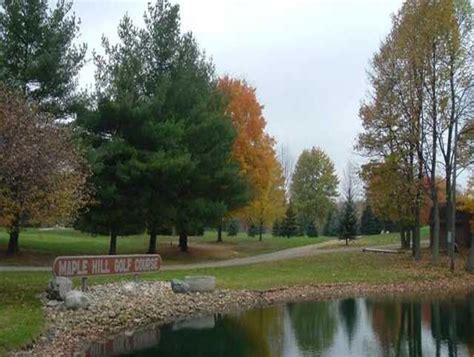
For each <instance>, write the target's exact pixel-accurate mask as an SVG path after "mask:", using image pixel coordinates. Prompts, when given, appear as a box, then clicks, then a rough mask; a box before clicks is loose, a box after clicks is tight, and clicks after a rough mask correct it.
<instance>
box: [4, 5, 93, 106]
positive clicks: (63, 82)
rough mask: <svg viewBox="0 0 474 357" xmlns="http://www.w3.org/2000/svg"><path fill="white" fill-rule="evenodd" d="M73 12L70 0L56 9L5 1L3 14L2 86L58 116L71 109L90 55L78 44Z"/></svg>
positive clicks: (77, 31)
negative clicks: (77, 84)
mask: <svg viewBox="0 0 474 357" xmlns="http://www.w3.org/2000/svg"><path fill="white" fill-rule="evenodd" d="M1 7H2V6H0V8H1ZM71 7H72V2H71V1H67V0H59V1H58V2H57V3H56V6H55V7H54V8H52V9H50V8H49V6H48V1H47V0H21V1H18V0H5V1H4V4H3V9H2V10H3V11H1V10H0V81H2V82H4V83H6V84H7V85H8V86H10V87H13V88H15V89H18V90H21V91H22V93H24V94H27V95H28V97H30V98H32V99H35V100H36V101H38V102H39V103H40V106H41V108H42V110H47V111H49V112H52V113H54V114H57V115H61V114H64V113H65V112H68V111H69V109H70V105H71V104H72V100H73V98H74V94H75V89H76V78H77V74H78V73H79V70H80V69H81V68H82V66H83V64H84V56H85V53H86V45H85V44H79V45H77V44H76V41H77V38H78V34H79V20H78V19H76V17H75V16H74V15H71Z"/></svg>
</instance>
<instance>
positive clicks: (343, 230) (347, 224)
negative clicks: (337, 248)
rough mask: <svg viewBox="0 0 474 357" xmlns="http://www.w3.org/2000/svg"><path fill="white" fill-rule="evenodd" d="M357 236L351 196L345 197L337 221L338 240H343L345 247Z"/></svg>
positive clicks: (354, 210) (355, 217) (355, 216)
mask: <svg viewBox="0 0 474 357" xmlns="http://www.w3.org/2000/svg"><path fill="white" fill-rule="evenodd" d="M356 236H357V215H356V208H355V204H354V200H353V198H352V196H351V195H349V196H348V197H347V200H346V202H345V203H344V207H343V209H342V212H341V218H340V221H339V239H344V240H345V241H346V245H348V244H349V240H354V239H355V238H356Z"/></svg>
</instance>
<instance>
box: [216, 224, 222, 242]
mask: <svg viewBox="0 0 474 357" xmlns="http://www.w3.org/2000/svg"><path fill="white" fill-rule="evenodd" d="M217 243H222V223H221V224H219V227H217Z"/></svg>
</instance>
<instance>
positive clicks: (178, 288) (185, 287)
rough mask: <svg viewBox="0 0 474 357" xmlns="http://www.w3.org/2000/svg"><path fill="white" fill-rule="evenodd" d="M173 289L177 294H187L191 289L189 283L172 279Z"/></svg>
mask: <svg viewBox="0 0 474 357" xmlns="http://www.w3.org/2000/svg"><path fill="white" fill-rule="evenodd" d="M171 289H172V290H173V292H174V293H176V294H186V293H189V292H190V291H191V288H190V287H189V284H188V283H185V282H184V281H182V280H178V279H173V280H171Z"/></svg>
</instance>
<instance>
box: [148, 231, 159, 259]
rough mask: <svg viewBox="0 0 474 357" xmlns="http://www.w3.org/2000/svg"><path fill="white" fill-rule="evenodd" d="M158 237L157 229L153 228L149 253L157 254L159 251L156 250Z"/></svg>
mask: <svg viewBox="0 0 474 357" xmlns="http://www.w3.org/2000/svg"><path fill="white" fill-rule="evenodd" d="M156 238H157V234H156V230H155V229H154V228H153V229H152V230H151V231H150V243H149V244H148V252H147V253H148V254H156V253H157V250H156V240H157V239H156Z"/></svg>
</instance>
